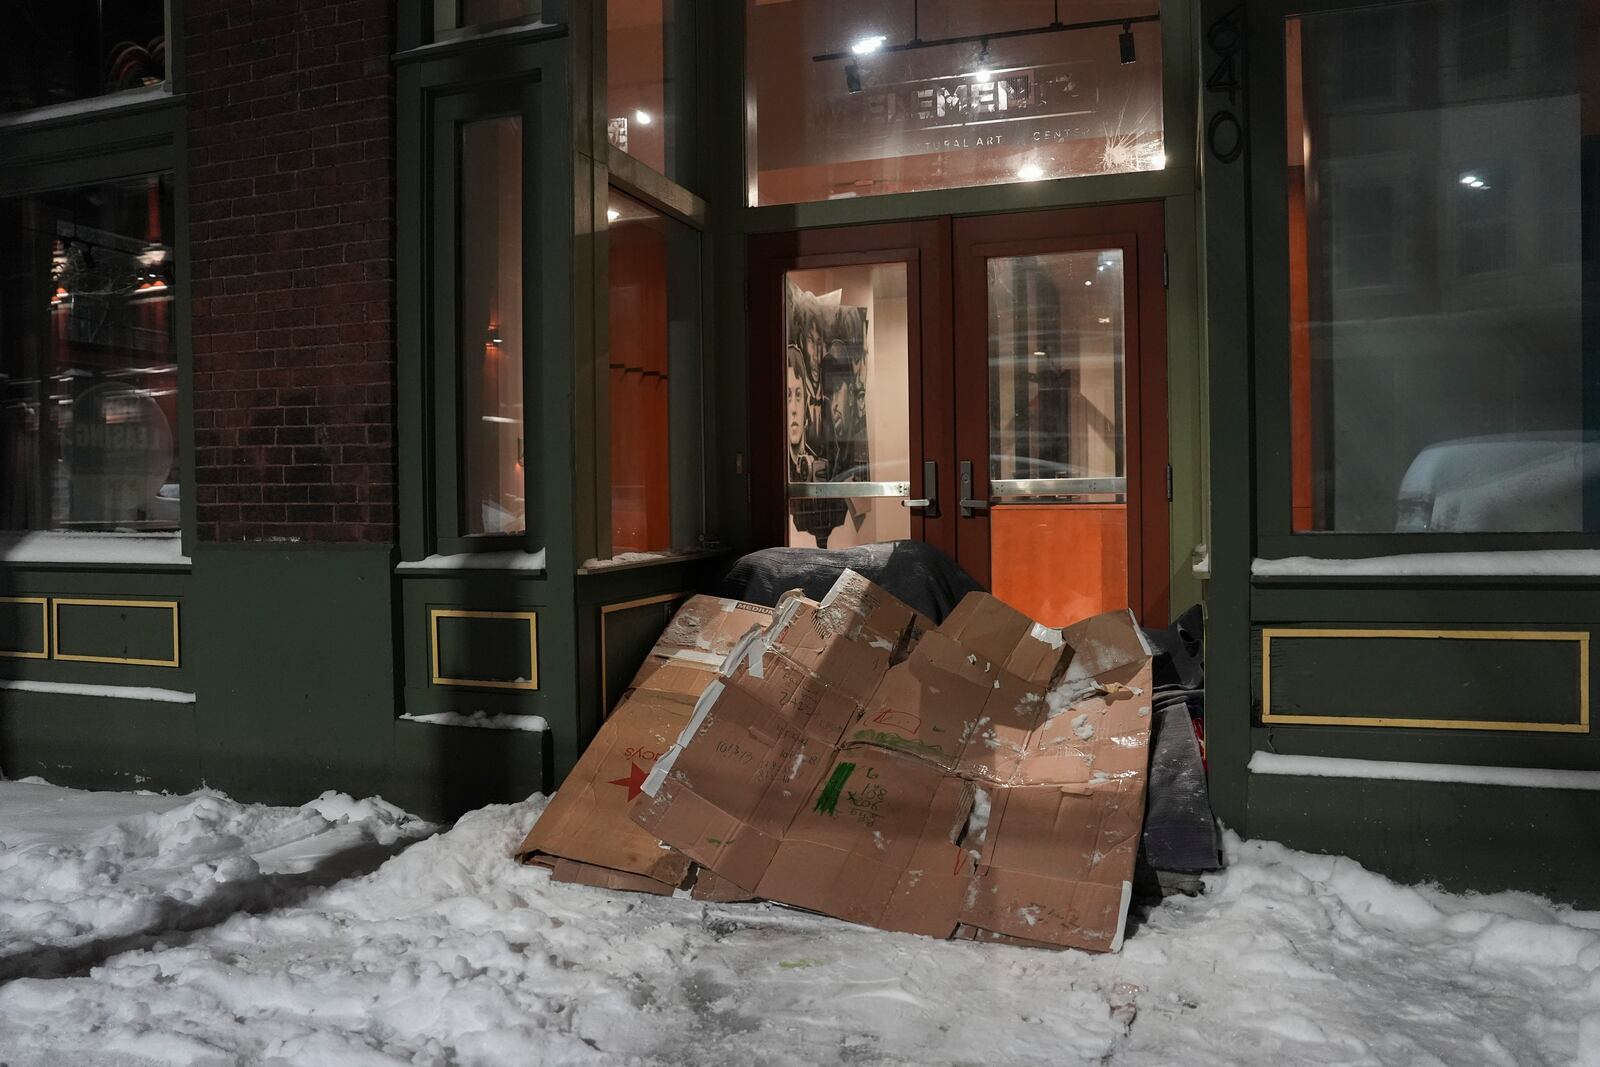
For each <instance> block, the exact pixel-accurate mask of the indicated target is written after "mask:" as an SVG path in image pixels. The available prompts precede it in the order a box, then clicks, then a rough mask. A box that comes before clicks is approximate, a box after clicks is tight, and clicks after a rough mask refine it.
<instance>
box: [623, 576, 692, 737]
mask: <svg viewBox="0 0 1600 1067" xmlns="http://www.w3.org/2000/svg"><path fill="white" fill-rule="evenodd" d="M692 596H694V594H693V593H682V592H680V593H662V594H660V595H658V596H646V597H640V598H639V599H638V600H624V601H622V602H621V603H620V604H601V605H600V714H601V716H602V717H605V716H609V715H610V714H611V707H610V705H611V686H610V684H609V683H608V682H607V681H606V677H607V675H608V674H609V673H610V672H609V671H608V670H607V669H606V668H607V666H608V665H609V664H608V661H607V658H606V616H607V615H611V614H614V613H615V612H618V611H627V610H629V609H630V608H647V607H649V606H650V605H652V604H670V603H671V602H672V601H674V600H688V599H689V598H690V597H692Z"/></svg>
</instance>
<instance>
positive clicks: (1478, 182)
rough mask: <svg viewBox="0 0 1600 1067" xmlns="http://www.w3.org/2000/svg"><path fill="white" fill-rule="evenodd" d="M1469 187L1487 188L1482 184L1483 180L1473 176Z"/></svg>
mask: <svg viewBox="0 0 1600 1067" xmlns="http://www.w3.org/2000/svg"><path fill="white" fill-rule="evenodd" d="M1471 188H1473V189H1487V188H1488V186H1487V185H1485V184H1484V181H1483V179H1482V178H1474V179H1473V180H1472V186H1471Z"/></svg>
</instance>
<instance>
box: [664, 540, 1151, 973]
mask: <svg viewBox="0 0 1600 1067" xmlns="http://www.w3.org/2000/svg"><path fill="white" fill-rule="evenodd" d="M1150 661H1151V654H1150V649H1149V647H1148V646H1147V645H1146V644H1145V642H1144V638H1143V635H1142V634H1141V633H1140V632H1139V630H1138V627H1137V626H1136V625H1135V624H1134V621H1133V619H1132V617H1131V616H1130V615H1129V614H1128V613H1126V612H1121V613H1112V614H1108V615H1101V616H1096V617H1094V618H1091V619H1087V620H1085V621H1083V622H1080V623H1078V624H1076V625H1074V626H1071V627H1068V628H1067V629H1065V630H1053V629H1049V628H1046V627H1043V626H1040V625H1038V624H1036V623H1034V622H1033V620H1031V619H1029V618H1027V617H1026V616H1024V615H1022V614H1020V613H1018V612H1016V611H1014V610H1013V609H1011V608H1009V607H1007V606H1006V605H1005V604H1004V603H1002V602H1000V601H998V600H996V599H994V598H993V597H991V596H988V595H987V594H982V593H973V594H970V595H969V596H968V597H967V598H966V599H965V600H963V601H962V602H961V604H960V605H959V606H958V607H957V609H956V611H955V612H953V613H952V614H951V616H950V617H949V618H948V619H946V620H945V622H944V623H942V624H941V625H939V626H938V627H937V628H930V627H929V625H928V622H927V620H926V619H924V618H922V617H921V616H918V615H917V614H916V613H915V612H913V611H912V610H911V609H909V608H907V607H905V606H904V605H902V604H900V603H899V602H898V601H895V600H894V599H893V598H892V597H890V596H889V595H888V594H887V593H885V592H883V591H882V590H880V589H878V588H877V587H875V586H873V585H872V584H871V583H870V582H867V581H866V580H865V579H864V578H862V577H861V576H860V575H857V574H854V573H852V572H847V573H846V574H845V575H844V577H842V578H841V579H840V581H839V584H837V585H836V586H835V587H834V589H833V590H832V591H831V592H830V593H829V595H828V597H826V598H825V599H824V600H823V601H822V603H820V604H813V603H811V602H809V601H799V602H791V604H790V605H788V607H787V609H786V610H785V611H784V612H782V613H781V614H780V616H779V618H778V619H777V620H776V621H775V622H774V623H773V625H772V626H771V627H769V628H768V629H767V630H766V631H765V632H764V633H761V634H756V635H752V636H751V637H749V638H747V639H746V641H745V642H743V643H742V644H741V646H740V647H738V648H736V649H735V650H734V652H733V653H732V655H731V656H730V660H729V663H728V665H727V666H726V667H725V668H724V670H723V676H722V677H719V678H718V679H717V680H716V681H714V682H713V683H712V684H711V685H710V686H708V687H707V689H706V691H705V693H704V694H703V695H702V697H701V699H700V701H699V703H698V704H697V705H696V707H695V711H694V715H693V716H692V718H691V719H690V721H689V723H688V724H687V725H686V727H685V729H684V731H683V733H682V735H681V736H680V738H679V740H678V742H677V744H676V745H674V746H673V749H672V751H671V752H669V753H668V754H667V755H665V756H663V757H662V759H661V760H659V761H658V762H657V763H656V766H655V768H654V770H652V771H651V773H650V775H649V777H648V778H647V779H646V782H645V784H644V786H643V789H642V793H641V795H640V796H639V797H638V798H637V799H636V800H635V801H634V802H633V810H632V815H633V818H634V819H635V820H636V821H637V822H638V823H639V824H640V825H641V826H642V827H644V828H645V829H646V830H648V831H649V832H650V833H652V834H656V835H659V836H660V838H661V840H662V841H664V842H667V843H668V844H671V845H673V846H674V847H676V848H677V849H679V850H681V851H682V852H683V853H684V854H685V855H686V856H688V857H689V858H691V859H693V860H694V861H695V862H697V863H700V864H703V865H704V866H705V867H707V868H708V869H710V870H712V871H715V872H716V873H717V874H718V875H720V876H721V877H722V878H724V879H726V880H728V881H731V882H733V883H734V884H735V885H737V886H739V887H740V888H742V889H745V890H747V891H749V892H751V893H753V894H755V895H756V896H759V897H764V898H766V899H770V900H775V901H780V902H782V903H786V904H793V905H796V906H798V907H804V908H809V909H812V910H815V911H820V912H825V913H827V914H830V915H835V916H838V917H840V918H844V919H850V920H853V921H856V922H862V923H867V924H870V925H873V926H879V927H883V928H885V929H891V930H902V931H906V932H911V933H922V934H928V935H931V936H935V937H968V938H973V939H979V940H1008V941H1016V942H1025V943H1030V944H1045V945H1057V946H1071V947H1077V948H1084V949H1090V950H1097V951H1107V950H1109V951H1115V950H1116V949H1117V948H1119V947H1120V946H1121V942H1122V931H1123V926H1124V924H1125V922H1126V918H1127V908H1128V903H1129V900H1130V898H1131V882H1132V878H1133V863H1134V855H1135V851H1136V849H1137V845H1138V838H1139V829H1140V824H1141V822H1142V821H1143V817H1144V789H1145V778H1146V763H1147V758H1148V757H1147V752H1148V744H1149V729H1150V708H1151V679H1150V667H1151V662H1150Z"/></svg>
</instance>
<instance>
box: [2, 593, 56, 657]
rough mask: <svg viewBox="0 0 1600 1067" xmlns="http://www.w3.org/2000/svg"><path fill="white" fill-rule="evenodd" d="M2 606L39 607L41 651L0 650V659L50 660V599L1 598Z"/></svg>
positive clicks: (26, 597)
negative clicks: (28, 605)
mask: <svg viewBox="0 0 1600 1067" xmlns="http://www.w3.org/2000/svg"><path fill="white" fill-rule="evenodd" d="M0 604H37V605H39V642H40V648H39V651H37V652H34V651H32V650H31V649H16V648H9V649H0V658H5V659H49V658H50V598H49V597H43V596H0Z"/></svg>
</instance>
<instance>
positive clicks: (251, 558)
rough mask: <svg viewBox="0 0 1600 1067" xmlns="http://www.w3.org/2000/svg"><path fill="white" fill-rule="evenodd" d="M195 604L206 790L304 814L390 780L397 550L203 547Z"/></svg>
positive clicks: (193, 649)
mask: <svg viewBox="0 0 1600 1067" xmlns="http://www.w3.org/2000/svg"><path fill="white" fill-rule="evenodd" d="M193 590H194V591H193V595H192V596H191V597H190V599H189V601H188V602H186V604H185V605H184V606H185V610H186V611H187V612H188V633H189V634H190V643H189V647H188V648H187V649H186V650H185V655H186V656H187V657H188V658H189V659H190V660H191V661H192V662H193V664H194V675H195V690H196V695H197V696H198V698H199V703H198V705H197V706H198V709H199V716H198V723H199V735H200V745H201V757H202V763H201V766H202V769H203V771H204V773H205V777H206V781H207V782H209V783H210V784H211V785H214V786H216V787H218V788H220V789H223V790H225V791H227V792H228V793H229V794H230V795H232V796H234V797H236V798H237V799H240V800H249V801H266V802H271V803H283V804H290V803H292V804H300V803H304V802H305V801H306V800H307V799H309V798H310V797H314V796H316V795H317V794H318V793H320V792H322V791H323V790H325V789H340V790H343V791H345V792H348V793H352V794H354V795H356V796H367V795H371V794H374V793H382V792H383V790H384V788H385V787H386V786H387V785H388V784H389V764H390V757H391V754H392V749H393V735H394V716H395V657H394V636H393V635H394V624H395V620H394V610H393V604H392V596H391V549H390V548H389V547H388V546H382V545H379V546H351V547H346V548H341V547H333V546H328V547H321V546H319V547H312V546H303V547H295V546H283V545H271V544H260V545H227V546H223V545H205V544H202V545H199V546H197V548H196V551H195V554H194V586H193Z"/></svg>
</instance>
